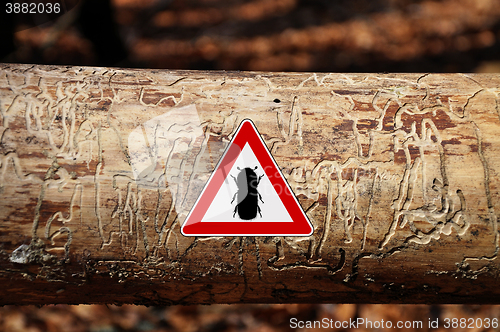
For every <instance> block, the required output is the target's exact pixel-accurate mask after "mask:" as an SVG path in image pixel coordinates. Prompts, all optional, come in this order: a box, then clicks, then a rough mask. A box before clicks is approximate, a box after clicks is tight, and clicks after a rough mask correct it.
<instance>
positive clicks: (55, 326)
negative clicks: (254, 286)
mask: <svg viewBox="0 0 500 332" xmlns="http://www.w3.org/2000/svg"><path fill="white" fill-rule="evenodd" d="M487 317H489V318H490V319H491V318H495V317H496V318H498V317H500V307H499V306H480V305H436V306H426V305H354V304H338V305H334V304H323V305H312V304H311V305H307V304H300V305H299V304H289V305H283V304H271V305H211V306H173V307H150V308H147V307H143V306H133V305H124V306H120V307H118V306H114V305H109V306H104V305H80V306H65V305H56V306H45V307H42V308H36V307H33V306H25V307H13V306H6V307H3V308H0V330H1V331H6V332H41V331H48V332H59V331H60V332H80V331H81V332H84V331H91V332H118V331H150V332H159V331H165V332H167V331H179V332H233V331H252V332H257V331H259V332H280V331H293V329H292V328H291V326H292V327H293V326H294V325H293V324H292V325H291V321H290V320H291V319H292V318H296V319H297V320H300V321H304V322H306V321H314V320H316V321H318V320H319V321H322V320H323V319H324V318H327V319H328V320H330V319H332V320H334V321H341V322H348V321H349V319H351V320H356V319H357V318H363V319H365V320H370V321H371V322H372V323H373V324H375V322H382V321H383V322H384V326H386V325H387V324H388V323H387V322H388V321H390V322H392V325H393V327H394V328H392V329H388V328H378V329H377V328H375V326H374V327H373V328H370V326H365V325H360V327H359V328H358V329H352V328H346V329H343V328H339V329H336V328H335V327H334V328H333V329H331V330H333V331H436V332H438V331H448V330H453V331H498V330H499V328H498V327H497V328H484V326H483V328H476V326H475V324H476V323H477V324H478V325H479V323H480V322H481V321H482V322H483V325H484V322H486V320H485V318H487ZM446 318H449V319H453V318H456V319H457V328H451V329H446V328H444V326H445V319H446ZM429 319H430V320H431V321H435V320H436V319H439V322H440V323H439V328H437V329H430V328H429V327H428V322H429ZM460 319H465V321H464V322H465V326H467V327H466V328H461V327H460ZM472 320H474V323H473V324H472V325H474V328H468V327H469V324H471V323H470V322H471V321H472ZM398 321H401V322H404V323H406V324H411V325H412V324H414V323H413V322H416V321H420V322H422V327H421V328H419V327H416V326H415V328H412V327H410V328H403V329H397V328H396V324H397V322H398ZM450 323H452V321H450ZM297 330H299V331H300V330H302V331H304V330H305V331H319V330H324V331H325V330H326V331H327V330H330V329H325V328H316V329H314V328H312V329H297Z"/></svg>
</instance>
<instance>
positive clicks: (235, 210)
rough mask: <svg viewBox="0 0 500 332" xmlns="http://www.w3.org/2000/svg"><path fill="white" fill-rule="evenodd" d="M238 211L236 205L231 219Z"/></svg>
mask: <svg viewBox="0 0 500 332" xmlns="http://www.w3.org/2000/svg"><path fill="white" fill-rule="evenodd" d="M237 211H238V205H236V207H235V208H234V213H233V218H234V216H235V215H236V212H237Z"/></svg>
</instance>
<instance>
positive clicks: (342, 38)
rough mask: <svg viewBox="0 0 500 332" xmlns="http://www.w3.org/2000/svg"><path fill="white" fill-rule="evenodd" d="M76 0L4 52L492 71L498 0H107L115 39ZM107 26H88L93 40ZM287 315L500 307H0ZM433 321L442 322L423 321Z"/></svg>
mask: <svg viewBox="0 0 500 332" xmlns="http://www.w3.org/2000/svg"><path fill="white" fill-rule="evenodd" d="M75 1H76V0H75ZM86 2H87V3H92V2H93V3H94V5H95V7H92V8H93V11H92V10H91V13H90V14H88V13H87V14H86V16H85V15H84V14H80V15H75V16H74V17H72V18H71V17H70V18H68V17H66V19H65V20H59V21H58V22H57V23H56V24H50V23H49V24H45V25H42V26H39V27H35V28H31V29H19V26H18V29H19V30H20V31H18V32H16V34H15V35H14V42H15V49H13V50H12V52H11V53H10V54H9V55H7V56H5V58H4V59H3V61H9V62H23V63H45V64H73V65H114V66H126V67H146V68H168V69H203V70H218V69H223V70H264V71H323V72H325V71H330V72H380V71H386V72H500V3H499V1H498V0H441V1H418V0H338V1H333V0H173V1H168V0H156V1H155V0H113V1H111V4H112V8H113V10H114V18H115V26H114V27H115V28H117V31H118V32H119V33H120V36H121V41H122V43H121V44H120V43H119V44H118V47H117V46H116V44H113V45H108V46H106V43H104V45H102V44H103V43H102V40H101V41H99V40H97V39H96V37H95V33H94V34H92V32H89V29H91V28H92V26H93V27H94V28H96V22H95V21H93V20H91V19H89V18H88V17H89V15H90V16H92V15H97V14H98V13H99V12H102V9H101V8H100V6H103V5H102V4H103V3H105V2H106V1H102V0H98V1H95V0H86ZM108 23H109V22H108ZM89 25H91V27H90V28H89ZM112 28H113V24H111V28H109V26H108V27H106V26H97V28H96V29H98V30H99V29H101V31H99V33H98V35H101V38H102V36H106V34H107V33H108V32H109V31H110V29H112ZM91 30H92V29H91ZM120 45H121V46H120ZM107 47H108V48H107ZM110 54H111V55H110ZM111 301H112V300H111ZM293 317H295V318H297V319H299V320H304V321H306V320H321V319H322V318H325V317H326V318H329V319H334V320H340V321H343V320H349V319H356V318H358V317H362V318H365V319H371V320H373V321H381V320H382V319H384V321H387V320H389V321H391V322H394V324H395V323H396V322H397V321H399V320H403V321H412V320H418V321H423V322H424V325H423V329H414V330H419V331H420V330H422V331H428V330H430V329H428V328H427V322H428V320H429V319H431V320H435V319H436V318H439V319H440V321H441V322H444V321H443V320H444V319H445V318H446V317H448V318H457V319H460V318H466V319H467V320H469V319H471V318H473V319H476V318H486V317H489V318H494V317H496V318H499V317H500V307H499V306H472V305H456V306H455V305H454V306H425V305H416V306H412V305H348V304H344V305H315V304H311V305H279V304H276V305H230V306H228V305H214V306H174V307H151V308H146V307H137V306H121V307H117V306H112V305H110V306H103V305H95V306H64V305H58V306H45V307H42V308H36V307H31V306H25V307H13V306H6V307H2V308H0V331H23V332H24V331H26V332H29V331H33V332H34V331H50V332H52V331H93V332H97V331H102V332H104V331H109V332H112V331H186V332H188V331H287V330H290V319H291V318H293ZM341 330H350V329H341ZM363 330H364V329H360V331H363ZM378 330H381V331H382V330H386V329H378ZM393 330H398V329H393ZM405 330H410V331H411V330H412V329H405ZM443 330H445V329H444V328H443V324H440V328H439V329H434V330H433V331H443ZM456 330H464V331H465V330H467V331H483V330H498V329H491V328H490V329H485V328H477V329H467V328H466V329H460V328H458V329H456Z"/></svg>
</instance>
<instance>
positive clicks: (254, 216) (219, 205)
mask: <svg viewBox="0 0 500 332" xmlns="http://www.w3.org/2000/svg"><path fill="white" fill-rule="evenodd" d="M181 232H182V234H183V235H185V236H307V235H311V234H312V232H313V228H312V225H311V223H310V222H309V220H308V219H307V216H306V214H305V213H304V211H303V209H302V207H301V206H300V204H299V202H298V200H297V198H296V197H295V195H294V194H293V193H292V190H291V189H290V187H289V186H288V183H287V182H286V180H285V178H284V177H283V174H282V173H281V171H280V169H279V168H278V166H277V165H276V162H275V161H274V159H273V157H272V155H271V153H270V152H269V150H268V148H267V146H266V145H265V143H264V141H263V140H262V137H261V136H260V135H259V133H258V131H257V128H255V125H254V124H253V122H252V121H251V120H244V121H243V122H242V123H241V124H240V126H239V128H238V130H237V131H236V133H235V135H234V136H233V139H232V140H231V142H230V143H229V145H228V147H227V149H226V151H225V152H224V154H223V156H222V158H221V159H220V161H219V163H218V164H217V166H216V167H215V170H214V172H213V173H212V175H211V176H210V178H209V180H208V182H207V184H206V185H205V188H204V189H203V191H202V192H201V194H200V196H199V198H198V200H197V201H196V203H195V204H194V206H193V208H192V209H191V212H190V213H189V215H188V216H187V218H186V221H185V222H184V224H183V226H182V228H181Z"/></svg>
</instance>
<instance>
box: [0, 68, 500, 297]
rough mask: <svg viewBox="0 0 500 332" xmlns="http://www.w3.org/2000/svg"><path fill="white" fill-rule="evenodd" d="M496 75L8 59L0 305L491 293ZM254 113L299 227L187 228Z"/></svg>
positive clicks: (0, 145) (499, 182)
mask: <svg viewBox="0 0 500 332" xmlns="http://www.w3.org/2000/svg"><path fill="white" fill-rule="evenodd" d="M499 87H500V75H472V74H470V75H464V74H452V75H441V74H439V75H438V74H345V75H344V74H326V73H317V74H314V73H253V72H196V71H165V70H125V69H110V68H86V67H83V68H82V67H61V66H29V65H7V64H5V65H1V66H0V113H1V122H0V134H1V136H0V137H1V141H0V282H1V284H2V287H1V288H0V304H45V303H136V304H176V303H185V304H192V303H235V302H254V303H256V302H264V303H265V302H275V303H286V302H295V303H297V302H313V303H318V302H393V303H396V302H405V303H450V302H462V303H498V302H499V299H500V288H499V287H496V285H497V284H498V281H499V275H498V274H499V261H498V260H497V257H498V251H499V239H498V215H499V213H500V200H499V199H498V198H499V197H500V196H499V191H500V135H498V134H499V133H500V113H499V109H500V105H499V102H500V99H499V93H500V88H499ZM247 118H248V119H251V120H253V122H254V123H255V125H256V127H257V128H258V130H259V132H260V134H261V135H262V137H263V139H264V141H265V143H266V144H267V147H268V148H269V150H270V151H271V152H272V154H273V156H274V158H275V160H276V163H277V164H278V166H279V167H280V168H281V170H282V172H283V174H284V176H285V178H286V180H287V181H288V183H289V185H290V187H291V188H292V190H293V192H294V193H295V195H296V197H297V199H298V201H299V202H300V204H301V205H302V207H303V209H304V211H306V214H307V216H308V218H309V219H310V220H311V222H312V224H313V226H314V233H313V234H312V235H311V236H309V237H185V236H183V235H182V234H181V233H180V227H181V225H182V223H183V222H184V220H185V218H186V216H187V214H188V213H189V211H190V209H191V207H192V206H193V204H194V202H195V201H196V199H197V198H198V195H199V194H200V192H201V190H202V189H203V186H204V185H205V183H206V181H207V180H208V177H209V176H210V174H211V172H212V171H213V169H214V167H215V165H216V164H217V162H218V161H219V158H220V157H221V156H222V154H223V152H224V150H225V148H226V146H227V144H228V143H229V141H230V140H231V138H232V135H233V134H234V132H235V130H236V129H237V127H238V125H239V124H240V122H241V121H242V120H243V119H247Z"/></svg>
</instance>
